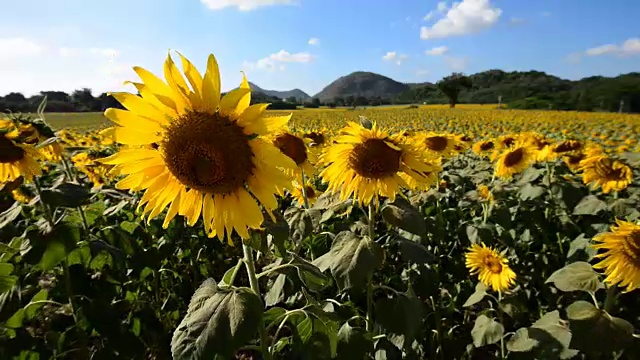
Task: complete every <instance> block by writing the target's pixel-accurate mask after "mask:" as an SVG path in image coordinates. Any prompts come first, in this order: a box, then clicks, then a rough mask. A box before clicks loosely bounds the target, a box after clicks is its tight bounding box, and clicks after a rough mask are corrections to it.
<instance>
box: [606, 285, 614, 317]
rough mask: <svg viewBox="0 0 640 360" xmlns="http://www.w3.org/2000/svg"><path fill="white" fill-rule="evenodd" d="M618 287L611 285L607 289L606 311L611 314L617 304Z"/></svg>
mask: <svg viewBox="0 0 640 360" xmlns="http://www.w3.org/2000/svg"><path fill="white" fill-rule="evenodd" d="M616 298H617V295H616V286H615V285H611V286H609V287H607V297H606V298H605V299H604V309H603V310H604V311H606V312H610V311H611V308H612V307H613V305H615V303H616Z"/></svg>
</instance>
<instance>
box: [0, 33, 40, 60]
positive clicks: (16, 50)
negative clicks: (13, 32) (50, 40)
mask: <svg viewBox="0 0 640 360" xmlns="http://www.w3.org/2000/svg"><path fill="white" fill-rule="evenodd" d="M44 51H45V47H43V46H42V45H40V44H38V43H36V42H34V41H32V40H29V39H25V38H19V37H16V38H4V39H3V38H0V61H2V60H12V59H20V58H25V57H33V56H38V55H40V54H42V53H43V52H44Z"/></svg>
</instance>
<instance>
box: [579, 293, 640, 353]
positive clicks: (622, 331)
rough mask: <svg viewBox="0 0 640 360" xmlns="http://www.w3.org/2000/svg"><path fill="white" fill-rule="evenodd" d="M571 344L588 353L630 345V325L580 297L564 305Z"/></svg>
mask: <svg viewBox="0 0 640 360" xmlns="http://www.w3.org/2000/svg"><path fill="white" fill-rule="evenodd" d="M567 317H568V318H569V326H570V328H571V333H572V334H573V336H572V338H571V347H572V348H574V349H577V350H580V351H582V352H584V353H586V354H588V355H592V356H595V355H598V354H602V355H604V354H611V353H612V352H614V351H616V352H618V351H621V350H624V349H628V348H630V347H631V346H632V345H633V342H634V337H633V332H634V329H633V325H631V324H630V323H629V322H627V321H626V320H623V319H620V318H617V317H614V316H611V315H609V314H608V313H607V312H606V311H603V310H600V309H597V308H596V307H595V306H593V305H592V304H591V303H589V302H587V301H583V300H579V301H576V302H574V303H573V304H571V305H569V306H568V307H567Z"/></svg>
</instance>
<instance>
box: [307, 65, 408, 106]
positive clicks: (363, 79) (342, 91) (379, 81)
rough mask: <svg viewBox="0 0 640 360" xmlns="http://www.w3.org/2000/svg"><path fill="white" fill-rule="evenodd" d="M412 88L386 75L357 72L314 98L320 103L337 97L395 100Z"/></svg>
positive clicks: (328, 86) (331, 85)
mask: <svg viewBox="0 0 640 360" xmlns="http://www.w3.org/2000/svg"><path fill="white" fill-rule="evenodd" d="M410 88H411V87H410V86H409V85H408V84H403V83H401V82H398V81H395V80H393V79H391V78H389V77H386V76H384V75H380V74H376V73H372V72H368V71H356V72H352V73H351V74H349V75H345V76H342V77H340V78H338V79H336V80H335V81H334V82H332V83H331V84H329V85H327V86H326V87H325V88H324V89H322V91H320V92H319V93H317V94H316V95H315V96H313V97H314V98H318V99H320V101H333V99H334V98H336V97H343V98H344V97H348V96H353V97H358V96H362V97H366V98H372V97H381V98H394V97H396V96H397V95H399V94H401V93H403V92H405V91H407V90H409V89H410Z"/></svg>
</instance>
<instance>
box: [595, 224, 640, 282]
mask: <svg viewBox="0 0 640 360" xmlns="http://www.w3.org/2000/svg"><path fill="white" fill-rule="evenodd" d="M616 223H617V225H618V226H612V227H611V232H607V233H603V234H599V235H596V236H594V237H593V240H594V241H596V242H598V244H594V245H592V247H593V248H595V249H598V250H599V249H603V250H605V252H603V253H600V254H598V255H596V258H599V259H602V260H601V261H600V262H598V263H597V264H595V265H593V267H594V268H595V269H604V273H605V275H606V276H607V277H606V278H605V282H607V283H609V284H610V285H612V286H613V285H616V284H619V285H620V286H621V287H626V290H625V292H629V291H633V290H635V289H638V288H640V225H638V224H634V223H631V222H627V221H622V220H616Z"/></svg>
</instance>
